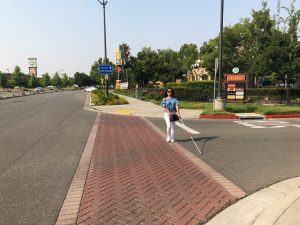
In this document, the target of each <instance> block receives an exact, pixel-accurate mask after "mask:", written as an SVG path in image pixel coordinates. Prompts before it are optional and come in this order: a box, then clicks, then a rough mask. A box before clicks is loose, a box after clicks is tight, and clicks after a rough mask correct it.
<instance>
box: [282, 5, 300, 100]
mask: <svg viewBox="0 0 300 225" xmlns="http://www.w3.org/2000/svg"><path fill="white" fill-rule="evenodd" d="M283 8H284V9H285V10H286V11H287V13H288V16H287V18H286V20H285V23H287V24H288V29H287V31H286V32H285V33H286V35H287V37H288V46H287V53H288V62H287V64H286V65H285V66H284V67H283V70H284V73H285V74H286V75H287V103H288V104H289V103H290V80H291V79H293V78H295V75H296V74H297V73H298V72H299V71H300V44H299V41H298V27H299V21H300V10H296V9H295V0H291V5H290V8H287V7H283Z"/></svg>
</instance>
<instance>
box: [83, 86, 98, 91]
mask: <svg viewBox="0 0 300 225" xmlns="http://www.w3.org/2000/svg"><path fill="white" fill-rule="evenodd" d="M97 89H98V88H96V87H94V86H92V87H86V88H85V89H83V90H84V91H85V92H90V91H96V90H97Z"/></svg>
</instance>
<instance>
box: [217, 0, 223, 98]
mask: <svg viewBox="0 0 300 225" xmlns="http://www.w3.org/2000/svg"><path fill="white" fill-rule="evenodd" d="M223 14H224V0H221V12H220V34H219V65H220V67H219V87H218V96H217V97H218V98H221V96H222V83H221V77H222V73H223V71H222V67H223Z"/></svg>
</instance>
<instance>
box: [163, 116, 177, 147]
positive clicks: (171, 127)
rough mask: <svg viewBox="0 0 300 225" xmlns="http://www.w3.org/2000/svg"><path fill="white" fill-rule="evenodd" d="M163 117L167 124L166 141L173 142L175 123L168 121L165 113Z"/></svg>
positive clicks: (168, 118) (168, 117)
mask: <svg viewBox="0 0 300 225" xmlns="http://www.w3.org/2000/svg"><path fill="white" fill-rule="evenodd" d="M164 117H165V121H166V124H167V141H173V140H174V126H175V121H170V116H169V114H168V113H167V112H165V113H164Z"/></svg>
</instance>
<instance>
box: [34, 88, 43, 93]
mask: <svg viewBox="0 0 300 225" xmlns="http://www.w3.org/2000/svg"><path fill="white" fill-rule="evenodd" d="M34 92H36V93H42V92H44V88H42V87H37V88H35V89H34Z"/></svg>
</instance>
